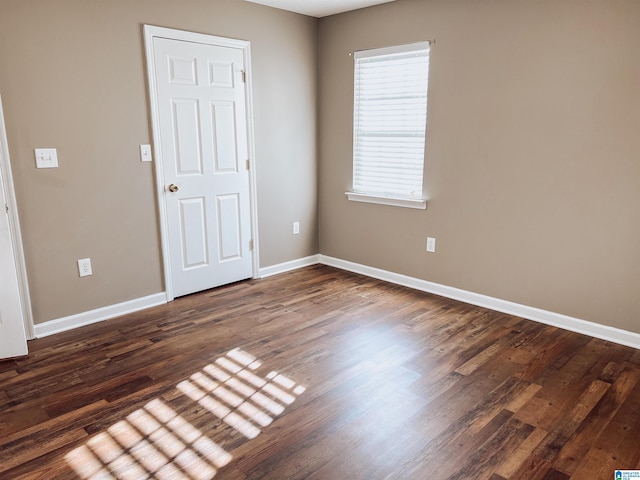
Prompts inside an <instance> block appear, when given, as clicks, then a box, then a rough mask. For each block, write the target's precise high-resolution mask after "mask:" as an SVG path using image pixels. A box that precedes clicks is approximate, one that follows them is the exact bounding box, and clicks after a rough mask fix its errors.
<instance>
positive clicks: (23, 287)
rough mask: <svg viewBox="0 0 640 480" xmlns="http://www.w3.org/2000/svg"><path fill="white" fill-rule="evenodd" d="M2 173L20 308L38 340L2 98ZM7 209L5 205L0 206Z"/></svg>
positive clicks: (28, 329) (27, 330)
mask: <svg viewBox="0 0 640 480" xmlns="http://www.w3.org/2000/svg"><path fill="white" fill-rule="evenodd" d="M0 172H2V175H0V177H2V188H4V193H5V196H6V201H7V205H6V208H8V209H9V210H8V214H9V231H10V233H11V243H12V244H13V256H14V258H15V263H16V270H17V273H18V290H19V292H20V306H21V307H22V320H23V322H24V331H25V334H26V335H27V339H29V340H31V339H33V338H36V334H35V330H34V327H33V311H32V310H31V296H30V294H29V282H28V281H27V267H26V264H25V261H24V249H23V246H22V235H21V233H20V219H19V218H18V205H17V203H16V194H15V190H14V188H13V175H12V173H11V162H10V161H9V143H8V141H7V131H6V129H5V124H4V111H3V110H2V97H1V96H0ZM0 207H1V208H5V206H4V205H0Z"/></svg>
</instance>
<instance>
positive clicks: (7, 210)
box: [4, 203, 9, 213]
mask: <svg viewBox="0 0 640 480" xmlns="http://www.w3.org/2000/svg"><path fill="white" fill-rule="evenodd" d="M4 209H5V211H6V212H7V213H9V205H7V204H6V203H5V204H4Z"/></svg>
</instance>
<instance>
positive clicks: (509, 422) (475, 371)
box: [0, 266, 640, 480]
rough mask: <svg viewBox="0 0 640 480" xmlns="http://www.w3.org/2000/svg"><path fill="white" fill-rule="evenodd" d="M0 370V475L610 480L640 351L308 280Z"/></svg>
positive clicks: (80, 342) (164, 310) (636, 412)
mask: <svg viewBox="0 0 640 480" xmlns="http://www.w3.org/2000/svg"><path fill="white" fill-rule="evenodd" d="M29 347H30V355H29V356H28V357H27V358H22V359H15V360H7V361H0V478H2V479H34V478H40V479H47V480H48V479H83V480H87V479H92V480H93V479H116V478H118V479H136V480H137V479H142V478H161V479H168V478H175V479H192V480H195V479H198V480H200V479H210V478H216V479H234V480H235V479H302V478H313V479H367V480H369V479H425V480H440V479H441V480H454V479H456V480H463V479H472V480H482V479H485V480H508V479H527V480H567V479H575V480H577V479H581V480H583V479H588V480H600V479H603V480H604V479H607V480H608V479H612V478H613V475H614V469H640V352H639V351H637V350H634V349H631V348H627V347H622V346H619V345H615V344H612V343H609V342H606V341H602V340H597V339H593V338H590V337H586V336H583V335H578V334H575V333H571V332H567V331H564V330H560V329H556V328H553V327H549V326H545V325H541V324H537V323H535V322H531V321H527V320H522V319H520V318H516V317H512V316H509V315H504V314H500V313H496V312H492V311H489V310H486V309H483V308H479V307H475V306H472V305H468V304H464V303H459V302H456V301H452V300H448V299H444V298H442V297H438V296H435V295H430V294H426V293H422V292H417V291H414V290H411V289H407V288H403V287H398V286H395V285H391V284H387V283H385V282H382V281H378V280H374V279H370V278H366V277H363V276H359V275H355V274H351V273H348V272H343V271H340V270H336V269H333V268H330V267H326V266H313V267H308V268H304V269H300V270H297V271H294V272H289V273H285V274H281V275H278V276H274V277H270V278H267V279H262V280H250V281H246V282H240V283H237V284H233V285H229V286H226V287H222V288H219V289H216V290H212V291H208V292H203V293H199V294H196V295H191V296H188V297H185V298H181V299H178V300H176V301H174V302H172V303H170V304H167V305H163V306H160V307H156V308H152V309H149V310H145V311H142V312H139V313H135V314H132V315H128V316H125V317H122V318H119V319H114V320H109V321H107V322H103V323H100V324H96V325H92V326H88V327H84V328H81V329H77V330H74V331H72V332H67V333H62V334H58V335H54V336H51V337H47V338H43V339H39V340H34V341H32V342H30V345H29Z"/></svg>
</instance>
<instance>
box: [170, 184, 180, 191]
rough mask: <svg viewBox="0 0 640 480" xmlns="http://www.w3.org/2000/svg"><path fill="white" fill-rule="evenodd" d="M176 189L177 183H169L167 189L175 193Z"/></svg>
mask: <svg viewBox="0 0 640 480" xmlns="http://www.w3.org/2000/svg"><path fill="white" fill-rule="evenodd" d="M178 190H180V189H179V188H178V185H175V184H173V183H172V184H171V185H169V191H170V192H171V193H176V192H177V191H178Z"/></svg>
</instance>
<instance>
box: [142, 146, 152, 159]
mask: <svg viewBox="0 0 640 480" xmlns="http://www.w3.org/2000/svg"><path fill="white" fill-rule="evenodd" d="M151 160H152V157H151V145H140V161H141V162H150V161H151Z"/></svg>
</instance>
